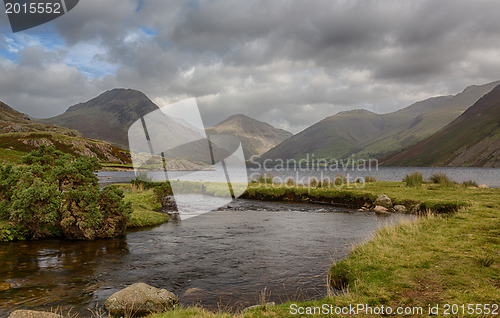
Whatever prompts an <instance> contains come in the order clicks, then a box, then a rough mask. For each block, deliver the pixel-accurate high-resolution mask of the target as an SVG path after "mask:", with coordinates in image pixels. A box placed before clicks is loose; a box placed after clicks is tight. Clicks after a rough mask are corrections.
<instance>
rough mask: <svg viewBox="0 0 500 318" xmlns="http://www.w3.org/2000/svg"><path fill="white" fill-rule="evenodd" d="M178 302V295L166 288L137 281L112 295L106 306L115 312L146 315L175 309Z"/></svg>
mask: <svg viewBox="0 0 500 318" xmlns="http://www.w3.org/2000/svg"><path fill="white" fill-rule="evenodd" d="M178 302H179V299H178V298H177V296H175V295H174V294H173V293H171V292H169V291H167V290H165V289H158V288H155V287H153V286H149V285H147V284H144V283H136V284H133V285H131V286H129V287H127V288H125V289H122V290H120V291H119V292H116V293H114V294H113V295H111V296H110V297H109V298H108V299H107V300H106V302H105V303H104V307H106V309H107V310H109V311H110V312H111V313H113V314H120V315H125V314H130V313H133V314H137V315H145V314H149V313H158V312H163V311H167V310H171V309H174V307H175V306H176V305H177V303H178Z"/></svg>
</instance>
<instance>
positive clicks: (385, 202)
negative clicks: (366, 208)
mask: <svg viewBox="0 0 500 318" xmlns="http://www.w3.org/2000/svg"><path fill="white" fill-rule="evenodd" d="M373 205H375V206H377V205H380V206H383V207H384V208H387V209H390V208H392V201H391V198H389V197H388V196H386V195H384V194H382V195H379V196H378V197H377V199H376V200H375V202H373Z"/></svg>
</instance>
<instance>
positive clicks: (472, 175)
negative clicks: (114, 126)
mask: <svg viewBox="0 0 500 318" xmlns="http://www.w3.org/2000/svg"><path fill="white" fill-rule="evenodd" d="M415 171H419V172H421V173H422V174H423V176H424V178H429V177H430V176H431V175H432V174H434V173H437V172H442V173H445V174H447V175H448V177H450V178H451V179H453V180H454V181H456V182H460V183H461V182H463V181H466V180H473V181H475V182H477V183H478V184H486V185H487V186H489V187H495V188H499V187H500V169H499V168H451V167H448V168H437V167H378V168H376V167H375V166H373V167H372V168H371V169H368V167H366V169H360V170H358V169H356V168H354V169H353V168H352V167H351V168H348V169H346V170H343V169H339V170H334V171H331V170H329V169H325V168H314V169H313V168H308V169H303V170H293V169H286V170H283V169H272V170H269V171H267V170H263V169H251V168H249V169H247V171H246V173H247V175H248V177H249V178H250V179H252V177H256V176H258V175H259V174H260V173H270V174H272V175H273V176H275V177H277V178H278V180H277V182H278V181H280V180H281V181H286V179H287V178H289V177H291V178H293V179H294V180H295V181H296V182H299V183H302V182H305V183H308V178H312V177H315V178H319V179H324V178H325V177H330V178H332V179H333V178H334V177H335V176H336V175H338V174H342V175H344V176H348V177H349V178H350V180H351V182H352V181H354V180H355V179H356V178H358V177H363V178H364V177H367V176H374V177H376V178H377V180H378V181H402V180H403V178H404V177H405V175H406V174H410V173H413V172H415ZM205 173H206V174H210V173H211V172H210V171H207V172H205ZM241 173H245V171H244V170H243V171H241ZM174 174H175V173H174ZM198 176H203V172H201V173H200V172H198ZM172 177H175V176H172ZM134 178H135V175H134V172H131V171H103V172H99V179H100V182H101V184H103V185H106V184H108V183H116V182H129V181H130V179H134ZM222 181H224V180H222Z"/></svg>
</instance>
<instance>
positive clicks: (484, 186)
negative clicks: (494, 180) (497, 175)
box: [477, 184, 490, 189]
mask: <svg viewBox="0 0 500 318" xmlns="http://www.w3.org/2000/svg"><path fill="white" fill-rule="evenodd" d="M477 187H478V188H479V189H489V188H490V187H488V186H487V185H486V184H480V185H478V186H477Z"/></svg>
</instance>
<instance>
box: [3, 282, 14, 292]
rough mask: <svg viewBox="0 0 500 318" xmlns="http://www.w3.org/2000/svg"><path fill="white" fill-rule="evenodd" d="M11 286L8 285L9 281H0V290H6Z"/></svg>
mask: <svg viewBox="0 0 500 318" xmlns="http://www.w3.org/2000/svg"><path fill="white" fill-rule="evenodd" d="M11 287H12V286H10V284H9V283H5V282H2V283H0V291H2V290H8V289H10V288H11Z"/></svg>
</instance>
